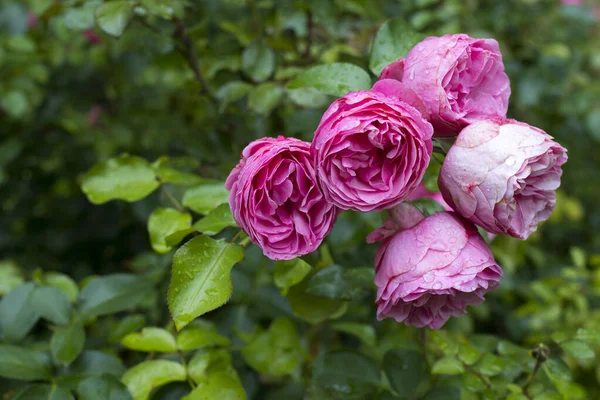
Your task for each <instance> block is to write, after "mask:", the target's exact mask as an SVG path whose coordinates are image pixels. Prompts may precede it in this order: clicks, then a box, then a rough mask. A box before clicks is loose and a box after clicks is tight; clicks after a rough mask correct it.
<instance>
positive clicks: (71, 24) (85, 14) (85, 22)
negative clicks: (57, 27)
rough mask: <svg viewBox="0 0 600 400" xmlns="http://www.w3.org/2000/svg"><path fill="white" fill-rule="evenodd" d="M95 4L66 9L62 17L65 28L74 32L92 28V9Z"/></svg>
mask: <svg viewBox="0 0 600 400" xmlns="http://www.w3.org/2000/svg"><path fill="white" fill-rule="evenodd" d="M90 3H91V4H90ZM97 4H98V3H96V2H91V1H90V2H88V4H83V6H81V7H73V8H69V9H67V10H66V12H65V13H64V15H63V18H64V23H65V26H66V27H67V28H69V29H72V30H76V31H84V30H86V29H90V28H92V27H93V26H94V8H95V7H96V6H97Z"/></svg>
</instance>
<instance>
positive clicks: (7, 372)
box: [0, 344, 52, 381]
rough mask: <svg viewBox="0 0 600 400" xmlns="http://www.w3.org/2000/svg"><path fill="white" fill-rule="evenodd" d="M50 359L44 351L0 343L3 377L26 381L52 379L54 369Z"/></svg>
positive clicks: (0, 366)
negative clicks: (39, 351)
mask: <svg viewBox="0 0 600 400" xmlns="http://www.w3.org/2000/svg"><path fill="white" fill-rule="evenodd" d="M49 361H50V360H49V358H48V356H47V355H46V354H44V353H38V352H36V351H32V350H29V349H26V348H23V347H18V346H12V345H9V344H0V376H2V377H5V378H9V379H20V380H24V381H35V380H41V379H50V377H51V376H52V370H51V366H50V362H49Z"/></svg>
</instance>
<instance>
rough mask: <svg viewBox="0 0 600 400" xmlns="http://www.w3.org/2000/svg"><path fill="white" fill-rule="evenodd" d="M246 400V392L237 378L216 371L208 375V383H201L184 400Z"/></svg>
mask: <svg viewBox="0 0 600 400" xmlns="http://www.w3.org/2000/svg"><path fill="white" fill-rule="evenodd" d="M209 399H219V400H246V391H245V390H244V387H243V386H242V383H241V382H240V380H239V378H237V376H232V374H230V373H228V372H227V371H215V372H212V373H210V374H208V377H207V379H206V381H204V382H203V383H201V384H200V385H199V386H198V387H197V388H195V389H194V390H192V391H191V392H190V394H188V395H187V396H185V397H184V398H183V400H209Z"/></svg>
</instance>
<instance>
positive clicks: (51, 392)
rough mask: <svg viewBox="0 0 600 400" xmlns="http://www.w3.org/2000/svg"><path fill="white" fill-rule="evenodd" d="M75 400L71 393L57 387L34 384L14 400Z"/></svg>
mask: <svg viewBox="0 0 600 400" xmlns="http://www.w3.org/2000/svg"><path fill="white" fill-rule="evenodd" d="M32 399H36V400H73V395H72V394H71V392H70V391H69V390H67V389H65V388H61V387H59V386H56V385H46V384H34V385H29V386H27V387H26V388H25V390H23V391H22V392H19V393H18V394H17V395H16V396H15V397H13V400H32Z"/></svg>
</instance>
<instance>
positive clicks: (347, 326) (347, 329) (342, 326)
mask: <svg viewBox="0 0 600 400" xmlns="http://www.w3.org/2000/svg"><path fill="white" fill-rule="evenodd" d="M332 328H333V329H335V330H336V331H339V332H344V333H348V334H350V335H353V336H356V337H357V338H359V339H360V340H362V341H363V342H364V343H365V344H368V345H369V346H375V343H376V341H377V335H376V333H375V328H373V326H371V325H367V324H359V323H357V322H335V323H334V324H332Z"/></svg>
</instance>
